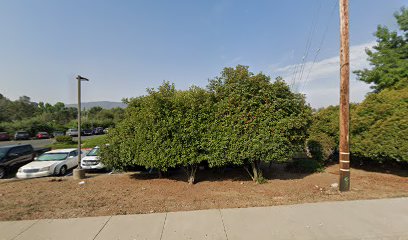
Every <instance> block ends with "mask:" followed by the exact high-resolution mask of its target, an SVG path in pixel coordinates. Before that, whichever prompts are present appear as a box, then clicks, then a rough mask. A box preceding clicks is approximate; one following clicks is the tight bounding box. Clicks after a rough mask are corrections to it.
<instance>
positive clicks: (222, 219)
mask: <svg viewBox="0 0 408 240" xmlns="http://www.w3.org/2000/svg"><path fill="white" fill-rule="evenodd" d="M218 211H219V212H220V216H221V222H222V227H223V228H224V233H225V238H226V239H227V240H228V234H227V230H226V229H225V224H224V218H223V217H222V212H221V209H218Z"/></svg>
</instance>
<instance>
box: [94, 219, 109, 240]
mask: <svg viewBox="0 0 408 240" xmlns="http://www.w3.org/2000/svg"><path fill="white" fill-rule="evenodd" d="M111 218H112V216H109V218H108V220H106V222H105V223H104V224H103V226H102V227H101V229H99V231H98V233H97V234H96V235H95V237H94V238H93V239H92V240H95V239H96V237H98V235H99V233H101V232H102V230H103V229H104V228H105V226H106V224H108V222H109V220H111Z"/></svg>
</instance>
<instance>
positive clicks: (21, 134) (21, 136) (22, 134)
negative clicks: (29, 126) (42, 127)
mask: <svg viewBox="0 0 408 240" xmlns="http://www.w3.org/2000/svg"><path fill="white" fill-rule="evenodd" d="M14 139H15V140H29V139H30V134H29V133H28V132H26V131H17V132H16V134H14Z"/></svg>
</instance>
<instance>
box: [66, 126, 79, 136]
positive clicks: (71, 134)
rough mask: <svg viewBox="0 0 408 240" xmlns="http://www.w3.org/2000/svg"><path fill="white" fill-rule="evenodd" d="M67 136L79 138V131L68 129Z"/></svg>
mask: <svg viewBox="0 0 408 240" xmlns="http://www.w3.org/2000/svg"><path fill="white" fill-rule="evenodd" d="M66 135H67V136H71V137H78V130H77V129H73V128H70V129H68V131H67V133H66Z"/></svg>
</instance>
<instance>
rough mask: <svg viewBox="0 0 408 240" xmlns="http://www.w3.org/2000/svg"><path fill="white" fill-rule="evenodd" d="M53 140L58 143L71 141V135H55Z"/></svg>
mask: <svg viewBox="0 0 408 240" xmlns="http://www.w3.org/2000/svg"><path fill="white" fill-rule="evenodd" d="M55 141H56V142H58V143H72V142H73V141H72V137H71V136H56V137H55Z"/></svg>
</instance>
